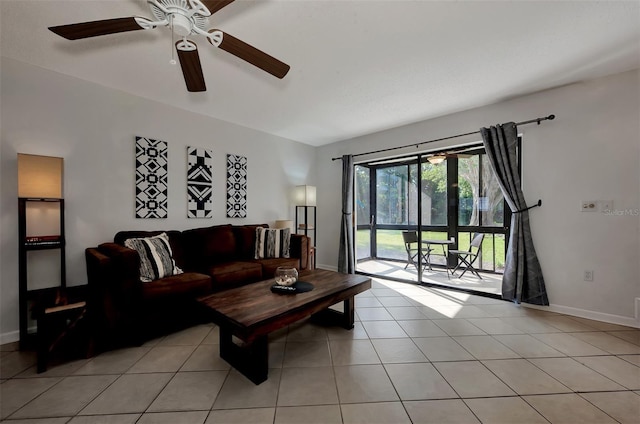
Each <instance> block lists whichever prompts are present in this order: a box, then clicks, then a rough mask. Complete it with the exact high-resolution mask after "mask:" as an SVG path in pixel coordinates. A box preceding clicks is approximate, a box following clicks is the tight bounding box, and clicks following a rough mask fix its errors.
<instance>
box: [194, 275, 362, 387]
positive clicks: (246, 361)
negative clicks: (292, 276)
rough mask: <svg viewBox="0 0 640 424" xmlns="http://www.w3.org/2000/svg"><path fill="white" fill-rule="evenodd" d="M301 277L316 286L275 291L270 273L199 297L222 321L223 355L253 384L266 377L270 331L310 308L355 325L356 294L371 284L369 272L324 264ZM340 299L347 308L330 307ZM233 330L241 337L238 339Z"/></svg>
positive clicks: (309, 312)
mask: <svg viewBox="0 0 640 424" xmlns="http://www.w3.org/2000/svg"><path fill="white" fill-rule="evenodd" d="M299 280H300V281H305V282H308V283H311V284H313V285H314V286H315V288H314V289H313V290H312V291H309V292H306V293H297V294H277V293H272V292H271V291H270V288H271V286H272V285H273V279H269V280H265V281H260V282H258V283H254V284H248V285H246V286H242V287H238V288H235V289H231V290H225V291H223V292H220V293H215V294H212V295H209V296H204V297H201V298H199V299H198V302H199V303H200V304H201V305H203V306H204V307H205V308H204V309H205V311H206V312H205V313H206V314H208V317H209V319H211V321H213V322H214V323H215V324H217V325H218V326H219V327H220V357H221V358H222V359H224V360H225V361H227V362H228V363H229V364H231V365H232V366H233V367H234V368H235V369H237V370H238V371H240V372H241V373H242V374H244V375H245V376H246V377H247V378H248V379H249V380H251V381H252V382H254V383H255V384H260V383H262V382H263V381H265V380H266V379H267V374H268V366H269V356H268V345H267V338H268V335H269V333H271V332H272V331H275V330H278V329H280V328H282V327H285V326H287V325H289V324H292V323H294V322H296V321H299V320H301V319H303V318H306V317H308V316H310V315H312V314H315V315H316V316H319V317H321V318H324V319H326V318H328V319H330V320H331V323H333V324H337V325H340V326H342V327H343V328H346V329H352V328H353V321H354V296H355V295H356V294H358V293H362V292H363V291H365V290H368V289H370V288H371V279H370V278H368V277H365V276H361V275H354V274H341V273H338V272H333V271H326V270H321V269H317V270H310V271H303V272H301V273H300V276H299ZM338 302H344V312H338V311H334V310H332V309H327V308H328V307H329V306H331V305H334V304H336V303H338ZM232 336H235V337H237V338H238V339H240V340H241V341H242V343H240V344H236V343H234V341H233V338H232Z"/></svg>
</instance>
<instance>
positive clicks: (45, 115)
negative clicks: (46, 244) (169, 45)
mask: <svg viewBox="0 0 640 424" xmlns="http://www.w3.org/2000/svg"><path fill="white" fill-rule="evenodd" d="M1 66H2V67H1V72H0V73H1V81H0V88H1V90H2V91H1V109H0V110H1V113H2V116H1V118H2V127H1V138H0V140H1V143H2V146H1V147H2V148H1V150H0V158H1V162H0V169H1V171H0V172H1V176H2V182H1V194H2V195H1V203H0V205H1V206H0V222H1V224H2V239H1V244H0V252H1V253H0V269H1V272H0V278H1V280H0V281H1V286H0V308H1V310H0V343H3V342H8V341H12V340H16V339H17V330H18V271H17V259H18V258H17V252H18V230H17V222H18V221H17V219H18V218H17V209H18V206H17V205H18V202H17V180H16V172H17V168H16V154H17V153H18V152H20V153H31V154H37V155H49V156H61V157H63V158H64V161H65V178H64V183H65V187H64V196H65V202H66V236H67V280H68V284H69V285H78V284H84V283H86V270H85V260H84V249H85V248H86V247H90V246H95V245H97V244H99V243H102V242H105V241H111V240H113V236H114V234H115V233H116V232H117V231H119V230H127V229H141V230H142V229H149V230H151V229H179V230H180V229H187V228H196V227H205V226H210V225H217V224H222V223H233V224H251V223H269V224H273V221H275V220H276V219H285V218H289V219H293V206H291V205H290V204H289V203H290V202H289V193H290V191H291V188H292V187H294V186H296V185H299V184H305V183H312V182H313V180H314V177H315V169H314V164H315V148H313V147H310V146H307V145H304V144H301V143H297V142H294V141H291V140H286V139H283V138H279V137H275V136H271V135H268V134H264V133H261V132H258V131H254V130H251V129H248V128H244V127H240V126H237V125H234V124H230V123H227V122H224V121H219V120H216V119H211V118H208V117H205V116H201V115H197V114H194V113H191V112H186V111H183V110H180V109H176V108H172V107H169V106H166V105H163V104H160V103H156V102H153V101H149V100H146V99H142V98H139V97H134V96H131V95H128V94H125V93H122V92H119V91H115V90H112V89H108V88H105V87H101V86H98V85H95V84H92V83H88V82H85V81H82V80H78V79H75V78H71V77H68V76H64V75H60V74H57V73H54V72H50V71H46V70H43V69H41V68H37V67H34V66H31V65H27V64H25V63H21V62H18V61H15V60H11V59H7V58H3V59H2V63H1ZM136 135H140V136H145V137H151V138H156V139H161V140H164V141H166V142H168V145H169V201H168V206H169V217H168V218H167V219H148V220H143V219H135V218H134V199H135V192H134V189H135V186H134V175H135V172H134V159H135V155H134V137H135V136H136ZM188 145H189V146H197V147H204V148H208V149H212V150H213V154H214V169H213V173H214V175H213V181H214V184H213V190H214V211H213V215H214V216H213V218H212V219H187V218H186V214H187V212H186V207H187V200H186V160H187V157H186V146H188ZM227 153H230V154H236V155H242V156H246V157H247V158H248V194H247V199H248V206H247V218H246V219H228V218H226V209H225V206H226V198H225V196H226V154H227ZM36 265H38V264H36ZM40 271H41V272H42V270H40ZM45 272H49V271H45ZM54 272H55V271H54ZM49 273H50V272H49Z"/></svg>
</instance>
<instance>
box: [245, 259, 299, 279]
mask: <svg viewBox="0 0 640 424" xmlns="http://www.w3.org/2000/svg"><path fill="white" fill-rule="evenodd" d="M254 262H255V263H257V264H260V266H262V278H263V279H265V280H266V279H268V278H271V277H273V276H275V275H276V268H278V267H279V266H286V267H293V268H295V269H297V270H298V271H300V259H297V258H271V259H255V260H254Z"/></svg>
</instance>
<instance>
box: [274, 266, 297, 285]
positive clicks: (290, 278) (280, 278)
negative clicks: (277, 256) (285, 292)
mask: <svg viewBox="0 0 640 424" xmlns="http://www.w3.org/2000/svg"><path fill="white" fill-rule="evenodd" d="M274 279H275V282H276V284H277V285H279V286H292V285H294V284H295V282H296V281H298V270H297V269H295V268H293V267H284V266H279V267H278V268H277V269H276V273H275V277H274Z"/></svg>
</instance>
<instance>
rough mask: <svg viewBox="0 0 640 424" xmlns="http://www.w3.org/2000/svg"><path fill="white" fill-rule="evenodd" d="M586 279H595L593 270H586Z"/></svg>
mask: <svg viewBox="0 0 640 424" xmlns="http://www.w3.org/2000/svg"><path fill="white" fill-rule="evenodd" d="M584 281H593V271H585V272H584Z"/></svg>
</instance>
